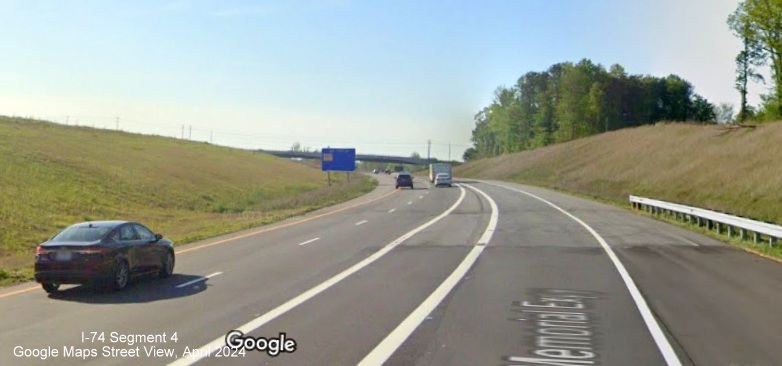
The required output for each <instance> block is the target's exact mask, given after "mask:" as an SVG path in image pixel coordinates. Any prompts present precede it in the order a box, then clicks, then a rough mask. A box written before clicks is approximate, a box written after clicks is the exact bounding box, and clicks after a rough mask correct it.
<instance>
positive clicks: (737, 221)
mask: <svg viewBox="0 0 782 366" xmlns="http://www.w3.org/2000/svg"><path fill="white" fill-rule="evenodd" d="M630 204H631V205H632V206H633V208H635V209H640V210H644V211H647V212H650V213H652V214H660V213H667V214H673V216H675V217H676V218H677V219H679V216H680V215H681V217H682V219H686V220H688V221H689V222H690V223H695V224H697V225H698V226H701V224H702V223H704V222H705V223H706V227H707V228H708V229H711V228H712V227H714V228H715V229H716V231H717V232H720V233H722V228H723V226H724V227H725V228H726V231H727V234H728V236H733V232H734V230H736V229H738V231H739V236H740V237H741V238H742V239H745V238H746V236H747V233H752V235H753V239H754V241H755V243H758V242H759V241H760V240H761V235H765V236H766V237H767V238H768V243H769V245H772V246H773V245H775V244H776V242H777V240H779V239H780V238H782V226H779V225H774V224H770V223H767V222H763V221H757V220H752V219H748V218H746V217H739V216H733V215H729V214H726V213H722V212H717V211H711V210H706V209H702V208H697V207H690V206H686V205H681V204H678V203H671V202H666V201H660V200H655V199H651V198H645V197H638V196H630Z"/></svg>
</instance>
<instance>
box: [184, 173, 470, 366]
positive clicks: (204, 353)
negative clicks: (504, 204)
mask: <svg viewBox="0 0 782 366" xmlns="http://www.w3.org/2000/svg"><path fill="white" fill-rule="evenodd" d="M460 189H461V191H462V193H461V195H460V196H459V198H458V199H457V200H456V202H455V203H454V204H453V205H452V206H451V207H449V208H448V209H447V210H445V211H444V212H443V213H441V214H440V215H438V216H437V217H435V218H433V219H431V220H429V221H427V222H426V223H425V224H423V225H421V226H419V227H417V228H415V229H413V230H410V231H408V232H407V233H405V234H404V235H402V236H400V237H399V238H397V239H396V240H394V241H392V242H390V243H388V244H387V245H386V246H384V247H383V248H382V249H380V250H378V251H377V252H375V253H374V254H372V255H370V256H369V257H367V258H364V259H363V260H362V261H360V262H358V263H356V264H354V265H352V266H351V267H350V268H348V269H346V270H344V271H342V272H340V273H338V274H336V275H335V276H334V277H331V278H329V279H328V280H326V281H323V282H321V283H320V284H319V285H316V286H315V287H313V288H311V289H309V290H307V291H305V292H303V293H301V294H299V295H298V296H296V297H294V298H292V299H290V300H288V301H287V302H285V303H284V304H282V305H279V306H277V307H276V308H274V309H272V310H271V311H269V312H267V313H266V314H263V315H261V316H259V317H257V318H255V319H253V320H251V321H250V322H248V323H246V324H244V325H242V326H240V327H238V328H235V329H236V330H239V331H241V332H242V333H245V334H247V333H250V332H252V331H254V330H256V329H258V328H260V327H262V326H263V325H264V324H266V323H268V322H270V321H272V320H274V319H275V318H277V317H278V316H280V315H283V314H285V313H286V312H288V311H289V310H291V309H293V308H295V307H296V306H299V305H301V304H302V303H304V302H305V301H307V300H309V299H311V298H313V297H315V295H317V294H319V293H321V292H323V291H325V290H326V289H328V288H329V287H331V286H334V285H335V284H337V283H339V282H340V281H342V280H344V279H345V278H347V277H348V276H350V275H352V274H353V273H356V272H358V271H359V270H361V269H362V268H364V267H366V266H368V265H370V264H372V262H374V261H376V260H378V259H380V258H381V257H382V256H384V255H385V254H386V253H388V252H390V251H391V250H392V249H394V248H395V247H396V246H398V245H399V244H402V243H403V242H404V241H405V240H407V239H410V238H411V237H413V235H415V234H418V233H419V232H421V231H422V230H424V229H426V228H428V227H430V226H432V225H434V224H435V223H436V222H438V221H440V220H442V219H443V218H444V217H446V216H448V215H449V214H450V213H451V212H453V210H455V209H456V207H458V206H459V205H460V204H461V203H462V201H463V200H464V196H465V195H466V191H465V190H464V188H461V187H460ZM223 347H225V335H221V336H220V337H217V338H215V339H214V340H213V341H211V342H209V343H207V344H205V345H203V346H201V347H200V348H198V349H197V350H195V349H194V350H193V352H192V353H191V355H192V356H190V357H183V358H180V359H178V360H176V361H174V362H171V363H169V366H180V365H182V366H184V365H192V364H194V363H196V362H198V361H199V360H201V359H202V358H207V357H211V355H212V354H213V353H215V352H217V351H218V350H220V349H222V348H223Z"/></svg>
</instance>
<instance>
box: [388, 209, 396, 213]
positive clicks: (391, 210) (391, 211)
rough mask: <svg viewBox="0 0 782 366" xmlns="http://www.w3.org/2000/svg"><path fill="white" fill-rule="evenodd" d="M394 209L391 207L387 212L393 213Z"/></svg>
mask: <svg viewBox="0 0 782 366" xmlns="http://www.w3.org/2000/svg"><path fill="white" fill-rule="evenodd" d="M394 211H396V209H395V208H392V209H390V210H388V213H394Z"/></svg>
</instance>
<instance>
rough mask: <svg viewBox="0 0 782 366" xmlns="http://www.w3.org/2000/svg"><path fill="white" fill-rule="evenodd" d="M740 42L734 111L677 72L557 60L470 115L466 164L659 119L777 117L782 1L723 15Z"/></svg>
mask: <svg viewBox="0 0 782 366" xmlns="http://www.w3.org/2000/svg"><path fill="white" fill-rule="evenodd" d="M727 22H728V26H729V27H730V29H731V30H732V31H733V33H734V34H735V35H736V36H737V37H739V38H740V39H741V40H742V42H743V45H744V47H743V49H742V50H741V51H740V52H739V54H738V55H737V56H736V84H735V88H736V90H737V91H738V92H739V95H740V96H741V105H740V109H739V112H738V114H737V115H736V116H734V112H733V106H732V105H730V104H726V103H721V104H720V105H718V106H715V105H713V104H711V103H709V101H707V100H706V99H705V98H703V97H702V96H700V95H698V94H696V93H695V92H694V91H693V86H692V84H691V83H689V82H688V81H686V80H684V79H682V78H681V77H679V76H677V75H669V76H666V77H654V76H649V75H628V74H627V73H626V72H625V69H624V67H622V66H621V65H618V64H617V65H613V66H611V67H610V68H609V69H608V70H606V69H605V68H604V67H603V66H602V65H600V64H595V63H593V62H592V61H591V60H589V59H583V60H581V61H580V62H578V63H572V62H563V63H558V64H555V65H552V66H551V67H549V68H548V70H545V71H539V72H528V73H526V74H524V75H523V76H521V77H520V78H519V79H518V81H517V82H516V84H515V85H513V86H511V87H504V86H503V87H499V88H498V89H497V90H496V91H495V93H494V98H493V99H492V102H491V103H490V104H489V105H488V106H486V107H484V108H483V109H481V110H480V111H479V112H478V113H477V114H476V115H475V116H474V120H475V128H474V129H473V131H472V138H471V139H472V142H473V147H471V148H469V149H467V150H466V151H465V152H464V155H463V156H462V157H463V159H464V160H465V161H467V160H471V159H475V158H486V157H492V156H497V155H501V154H507V153H514V152H518V151H523V150H530V149H535V148H538V147H542V146H546V145H549V144H553V143H559V142H565V141H570V140H573V139H577V138H581V137H586V136H590V135H594V134H597V133H601V132H606V131H611V130H616V129H620V128H627V127H636V126H641V125H646V124H653V123H656V122H659V121H677V122H679V121H681V122H687V121H691V122H698V123H714V122H717V121H719V122H733V121H734V120H735V121H737V122H744V121H748V120H749V121H756V122H763V121H772V120H779V119H782V0H745V1H742V2H741V3H739V5H738V7H737V8H736V10H735V12H734V13H732V14H731V15H730V16H729V17H728V20H727ZM762 67H769V69H770V71H771V77H772V78H771V80H768V81H769V82H770V84H771V85H770V88H769V91H768V92H767V93H765V94H763V95H762V97H761V101H762V102H761V104H760V105H759V106H757V107H753V106H750V105H749V104H748V102H747V94H748V85H749V83H750V82H763V83H765V82H766V80H765V79H764V78H763V76H762V75H761V73H760V72H759V69H760V68H762Z"/></svg>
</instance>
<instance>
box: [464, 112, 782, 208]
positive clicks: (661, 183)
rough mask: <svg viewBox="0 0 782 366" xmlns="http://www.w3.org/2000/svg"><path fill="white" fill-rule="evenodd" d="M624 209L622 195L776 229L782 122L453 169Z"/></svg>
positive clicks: (619, 138)
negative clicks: (719, 213) (729, 215)
mask: <svg viewBox="0 0 782 366" xmlns="http://www.w3.org/2000/svg"><path fill="white" fill-rule="evenodd" d="M454 174H455V175H457V176H461V177H472V178H485V179H500V180H510V181H516V182H520V183H528V184H533V185H539V186H545V187H550V188H555V189H561V190H565V191H569V192H574V193H579V194H583V195H589V196H593V197H598V198H601V199H605V200H609V201H614V202H621V203H623V204H628V203H627V196H628V195H629V194H634V195H640V196H646V197H650V198H656V199H662V200H667V201H672V202H677V203H683V204H688V205H693V206H698V207H703V208H708V209H712V210H718V211H723V212H729V213H732V214H737V215H742V216H746V217H751V218H755V219H759V220H764V221H772V222H776V223H782V123H770V124H764V125H760V126H758V127H757V128H756V129H751V128H740V129H730V130H729V129H726V128H724V127H722V126H702V125H691V124H681V123H676V124H658V125H654V126H645V127H639V128H633V129H624V130H618V131H614V132H609V133H605V134H601V135H596V136H592V137H589V138H584V139H579V140H575V141H571V142H568V143H563V144H558V145H551V146H547V147H544V148H541V149H536V150H532V151H526V152H521V153H517V154H512V155H506V156H501V157H496V158H492V159H485V160H478V161H472V162H469V163H467V164H465V165H463V166H461V167H458V168H456V169H455V172H454Z"/></svg>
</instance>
